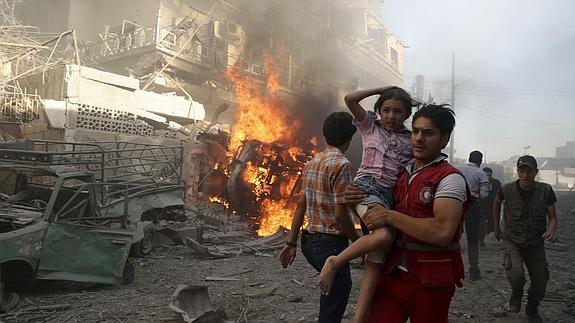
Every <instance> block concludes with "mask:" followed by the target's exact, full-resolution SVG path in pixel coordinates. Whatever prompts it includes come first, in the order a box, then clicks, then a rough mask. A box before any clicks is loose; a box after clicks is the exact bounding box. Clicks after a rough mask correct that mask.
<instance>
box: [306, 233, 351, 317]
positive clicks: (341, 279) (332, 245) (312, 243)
mask: <svg viewBox="0 0 575 323" xmlns="http://www.w3.org/2000/svg"><path fill="white" fill-rule="evenodd" d="M347 246H348V241H347V238H345V237H343V236H333V237H330V236H329V235H319V234H308V233H306V232H304V234H303V235H302V237H301V251H302V252H303V255H304V256H305V258H306V259H307V262H308V263H309V264H310V265H312V266H313V268H315V269H316V270H317V271H318V272H319V271H321V269H322V268H323V265H324V263H325V260H326V259H327V257H329V256H335V255H337V254H339V253H340V252H342V251H343V250H344V249H345V248H347ZM350 291H351V272H350V269H349V263H347V264H345V265H344V266H342V267H341V268H340V269H339V271H338V272H337V274H336V275H335V278H334V280H333V284H332V288H331V292H330V293H329V295H321V297H320V299H319V320H318V322H320V323H323V322H326V323H332V322H341V320H342V318H343V314H344V313H345V308H346V306H347V300H348V298H349V293H350Z"/></svg>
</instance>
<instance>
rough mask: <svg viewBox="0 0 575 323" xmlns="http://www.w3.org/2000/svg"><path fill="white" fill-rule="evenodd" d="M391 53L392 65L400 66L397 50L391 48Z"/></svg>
mask: <svg viewBox="0 0 575 323" xmlns="http://www.w3.org/2000/svg"><path fill="white" fill-rule="evenodd" d="M389 50H390V54H391V65H393V66H395V67H398V66H397V65H398V62H397V51H396V50H395V49H393V48H390V49H389Z"/></svg>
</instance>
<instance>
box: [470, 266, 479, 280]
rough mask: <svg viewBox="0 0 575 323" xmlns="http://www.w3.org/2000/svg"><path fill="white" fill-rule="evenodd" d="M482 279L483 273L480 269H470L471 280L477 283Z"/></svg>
mask: <svg viewBox="0 0 575 323" xmlns="http://www.w3.org/2000/svg"><path fill="white" fill-rule="evenodd" d="M480 279H481V273H480V271H479V268H471V269H469V280H471V281H475V280H480Z"/></svg>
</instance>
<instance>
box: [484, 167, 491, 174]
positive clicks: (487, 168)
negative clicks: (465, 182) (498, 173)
mask: <svg viewBox="0 0 575 323" xmlns="http://www.w3.org/2000/svg"><path fill="white" fill-rule="evenodd" d="M483 171H484V172H486V173H489V174H493V169H491V168H489V167H483Z"/></svg>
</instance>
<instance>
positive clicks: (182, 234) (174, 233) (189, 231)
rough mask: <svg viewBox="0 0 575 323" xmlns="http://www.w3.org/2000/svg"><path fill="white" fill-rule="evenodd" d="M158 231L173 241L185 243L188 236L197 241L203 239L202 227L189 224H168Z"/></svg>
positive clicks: (180, 243)
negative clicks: (178, 225)
mask: <svg viewBox="0 0 575 323" xmlns="http://www.w3.org/2000/svg"><path fill="white" fill-rule="evenodd" d="M157 232H158V233H160V234H162V235H164V236H166V237H167V238H169V239H170V240H171V241H172V242H173V243H175V244H179V245H183V244H185V239H186V238H191V239H193V240H195V241H197V242H201V241H202V228H200V227H189V226H182V227H177V226H166V227H163V228H160V229H158V230H157Z"/></svg>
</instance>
